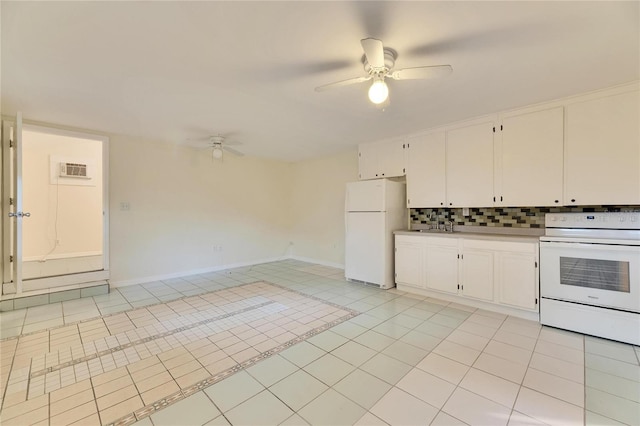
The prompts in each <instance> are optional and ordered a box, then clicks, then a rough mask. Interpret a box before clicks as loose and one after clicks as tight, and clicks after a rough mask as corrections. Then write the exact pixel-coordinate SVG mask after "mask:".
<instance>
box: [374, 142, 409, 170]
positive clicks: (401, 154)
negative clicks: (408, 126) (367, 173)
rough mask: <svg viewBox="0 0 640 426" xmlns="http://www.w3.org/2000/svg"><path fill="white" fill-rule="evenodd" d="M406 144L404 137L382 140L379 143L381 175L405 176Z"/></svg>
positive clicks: (379, 168)
mask: <svg viewBox="0 0 640 426" xmlns="http://www.w3.org/2000/svg"><path fill="white" fill-rule="evenodd" d="M405 146H406V142H405V141H404V139H397V140H393V141H387V142H380V143H379V144H378V174H379V175H380V176H379V177H396V176H404V174H405V169H406V165H405Z"/></svg>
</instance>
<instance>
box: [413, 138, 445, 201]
mask: <svg viewBox="0 0 640 426" xmlns="http://www.w3.org/2000/svg"><path fill="white" fill-rule="evenodd" d="M445 141H446V139H445V133H444V131H442V132H437V133H431V134H428V135H422V136H415V137H412V138H409V139H407V147H408V148H407V206H408V207H444V206H445V203H446V192H445V191H446V182H445V176H446V175H445Z"/></svg>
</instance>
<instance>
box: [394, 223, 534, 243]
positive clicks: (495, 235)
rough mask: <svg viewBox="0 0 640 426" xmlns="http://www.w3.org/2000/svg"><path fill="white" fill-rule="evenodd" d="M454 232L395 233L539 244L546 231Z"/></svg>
mask: <svg viewBox="0 0 640 426" xmlns="http://www.w3.org/2000/svg"><path fill="white" fill-rule="evenodd" d="M478 228H480V229H478ZM453 230H454V232H443V231H436V230H427V229H423V230H401V231H394V234H395V235H412V236H425V237H445V238H473V239H477V240H501V241H523V242H538V241H539V239H540V236H542V235H544V229H535V228H534V229H532V228H485V227H479V226H455V227H454V228H453Z"/></svg>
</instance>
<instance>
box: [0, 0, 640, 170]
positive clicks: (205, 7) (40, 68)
mask: <svg viewBox="0 0 640 426" xmlns="http://www.w3.org/2000/svg"><path fill="white" fill-rule="evenodd" d="M639 6H640V2H637V1H630V2H615V1H600V2H591V1H589V2H580V1H570V2H555V1H549V2H544V1H533V2H524V1H523V2H520V1H517V2H516V1H514V2H478V1H471V2H450V1H446V2H436V1H433V2H426V1H425V2H269V1H262V2H179V1H174V2H60V3H58V2H10V1H2V2H1V6H0V7H1V10H0V12H1V15H2V30H1V31H2V32H1V37H2V40H1V43H2V44H1V48H2V51H1V60H2V62H1V72H2V74H1V79H2V113H3V114H5V115H7V114H8V115H10V114H14V113H15V112H16V111H18V110H20V111H22V112H23V115H24V117H25V119H31V120H37V121H41V122H48V123H53V124H58V125H65V126H73V127H78V128H83V129H92V130H96V131H100V132H107V133H111V134H123V135H130V136H134V137H138V138H145V139H152V140H158V141H166V142H172V143H184V142H185V140H186V139H187V138H194V137H201V136H205V135H209V134H217V133H220V134H223V135H224V134H230V135H231V136H232V139H235V140H237V141H240V142H242V143H243V145H242V146H240V147H239V149H241V150H243V151H244V152H246V153H247V154H248V155H255V156H262V157H269V158H275V159H281V160H286V161H297V160H302V159H307V158H312V157H316V156H321V155H327V154H331V153H335V152H338V151H341V150H344V149H347V148H348V147H352V146H355V145H356V144H358V143H360V142H367V141H374V140H379V139H383V138H387V137H393V136H398V135H403V134H408V133H413V132H417V131H420V130H422V129H427V128H429V127H434V126H437V125H442V124H446V123H450V122H454V121H457V120H461V119H465V118H470V117H474V116H478V115H482V114H486V113H492V112H497V111H500V110H504V109H508V108H513V107H518V106H524V105H527V104H531V103H535V102H540V101H545V100H551V99H555V98H559V97H563V96H566V95H572V94H576V93H580V92H584V91H588V90H592V89H599V88H604V87H608V86H612V85H615V84H619V83H625V82H629V81H632V80H637V79H639V78H640V7H639ZM365 37H375V38H379V39H381V40H382V41H383V42H384V44H385V46H388V47H391V48H393V49H395V50H396V51H397V52H398V54H399V55H398V59H397V61H396V68H408V67H415V66H422V65H438V64H451V65H452V66H453V69H454V72H453V74H452V75H450V76H449V77H446V78H443V79H438V80H428V81H391V82H390V83H389V88H390V99H391V104H390V106H389V107H388V108H387V109H386V111H384V112H382V111H380V110H378V109H376V108H375V107H373V105H372V104H371V103H370V102H369V101H368V100H367V89H368V85H367V84H366V83H364V84H360V85H356V86H349V87H344V88H340V89H335V90H332V91H327V92H323V93H316V92H314V88H315V87H316V86H320V85H323V84H326V83H331V82H334V81H337V80H343V79H347V78H351V77H357V76H360V75H364V71H363V69H362V64H361V63H360V58H361V56H362V48H361V46H360V39H362V38H365Z"/></svg>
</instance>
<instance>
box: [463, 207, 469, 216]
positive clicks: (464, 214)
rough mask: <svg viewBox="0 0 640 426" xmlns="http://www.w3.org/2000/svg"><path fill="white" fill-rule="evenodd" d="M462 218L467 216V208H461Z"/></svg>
mask: <svg viewBox="0 0 640 426" xmlns="http://www.w3.org/2000/svg"><path fill="white" fill-rule="evenodd" d="M462 216H469V207H463V208H462Z"/></svg>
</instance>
